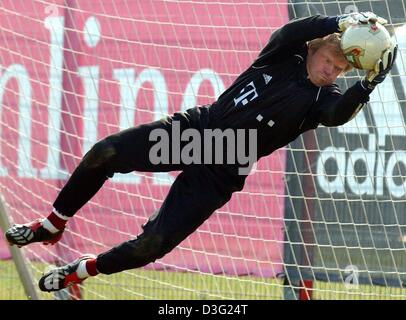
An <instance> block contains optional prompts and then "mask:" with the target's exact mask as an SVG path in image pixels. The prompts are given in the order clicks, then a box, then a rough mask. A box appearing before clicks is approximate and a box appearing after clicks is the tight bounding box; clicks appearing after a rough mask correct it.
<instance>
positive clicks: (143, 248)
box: [133, 234, 167, 262]
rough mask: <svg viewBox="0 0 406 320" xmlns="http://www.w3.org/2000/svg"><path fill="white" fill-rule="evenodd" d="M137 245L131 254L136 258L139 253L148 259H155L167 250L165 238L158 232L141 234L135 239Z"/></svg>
mask: <svg viewBox="0 0 406 320" xmlns="http://www.w3.org/2000/svg"><path fill="white" fill-rule="evenodd" d="M137 242H138V245H137V246H136V247H135V250H134V252H133V254H134V255H135V256H136V257H137V258H138V256H139V255H140V253H141V255H142V256H145V257H147V259H148V260H151V262H152V261H155V260H156V259H159V258H161V257H163V256H164V255H165V254H166V253H167V251H166V250H165V248H166V242H165V238H164V237H163V236H161V235H159V234H142V235H141V236H140V237H139V238H138V239H137Z"/></svg>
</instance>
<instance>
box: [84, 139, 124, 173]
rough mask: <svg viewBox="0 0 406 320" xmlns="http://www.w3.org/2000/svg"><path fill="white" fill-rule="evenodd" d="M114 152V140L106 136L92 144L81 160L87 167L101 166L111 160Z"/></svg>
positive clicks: (115, 151)
mask: <svg viewBox="0 0 406 320" xmlns="http://www.w3.org/2000/svg"><path fill="white" fill-rule="evenodd" d="M116 154H117V148H116V146H115V143H114V140H113V139H112V138H110V137H107V138H105V139H103V140H100V141H99V142H97V143H96V144H95V145H93V147H92V148H91V149H90V150H89V152H88V153H86V155H85V157H84V159H83V160H84V162H85V165H86V166H87V167H89V168H97V167H103V166H105V165H106V164H108V163H109V162H111V161H112V160H113V159H114V157H115V156H116Z"/></svg>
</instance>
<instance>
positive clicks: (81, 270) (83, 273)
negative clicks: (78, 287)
mask: <svg viewBox="0 0 406 320" xmlns="http://www.w3.org/2000/svg"><path fill="white" fill-rule="evenodd" d="M86 261H87V260H83V261H80V262H79V266H78V269H77V270H76V274H77V275H78V277H79V278H80V279H84V278H87V277H90V274H89V273H88V272H87V269H86Z"/></svg>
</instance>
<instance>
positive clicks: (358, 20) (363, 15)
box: [337, 12, 388, 32]
mask: <svg viewBox="0 0 406 320" xmlns="http://www.w3.org/2000/svg"><path fill="white" fill-rule="evenodd" d="M337 22H338V31H339V32H344V31H345V30H347V28H349V27H350V26H352V25H357V24H367V23H368V22H369V23H376V22H378V23H380V24H382V25H385V24H387V23H388V21H387V20H386V19H384V18H382V17H379V16H377V15H376V14H375V13H373V12H352V13H348V14H343V15H341V16H338V17H337Z"/></svg>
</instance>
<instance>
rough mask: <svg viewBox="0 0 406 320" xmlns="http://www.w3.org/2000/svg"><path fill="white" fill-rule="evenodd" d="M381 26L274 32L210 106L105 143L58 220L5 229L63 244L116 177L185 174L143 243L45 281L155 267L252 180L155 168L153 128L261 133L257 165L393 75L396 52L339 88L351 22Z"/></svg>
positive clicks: (373, 18)
mask: <svg viewBox="0 0 406 320" xmlns="http://www.w3.org/2000/svg"><path fill="white" fill-rule="evenodd" d="M377 22H378V23H381V24H385V22H386V21H385V19H383V18H381V17H378V16H377V15H375V14H374V13H371V12H364V13H351V14H345V15H340V16H323V15H316V16H311V17H307V18H302V19H297V20H292V21H290V22H289V23H287V24H286V25H284V26H282V27H281V28H279V29H278V30H276V31H275V32H273V33H272V35H271V37H270V39H269V42H268V43H267V44H266V45H265V47H264V48H263V50H262V51H261V52H260V53H259V55H258V57H257V58H256V59H255V60H254V62H253V63H252V64H251V65H250V66H249V67H248V69H246V70H245V71H244V72H243V73H242V74H241V75H240V76H239V77H238V78H237V79H236V80H235V81H234V83H233V84H232V85H231V86H230V87H229V88H228V89H227V90H226V91H224V92H223V93H222V95H221V96H220V97H219V98H218V99H217V101H215V102H213V103H212V104H211V105H205V106H196V107H193V108H191V109H188V110H187V111H185V112H179V113H175V114H173V115H171V116H167V117H165V118H163V119H161V120H159V121H155V122H151V123H147V124H142V125H139V126H136V127H133V128H129V129H127V130H124V131H121V132H118V133H116V134H113V135H111V136H108V137H106V138H104V139H102V140H100V141H99V142H97V143H96V144H95V145H94V146H93V147H92V148H91V149H90V150H89V151H88V152H87V153H86V154H85V156H84V157H83V159H82V160H81V161H80V163H79V165H78V166H77V167H76V169H75V170H74V171H73V173H72V174H71V176H70V178H69V179H68V181H67V182H66V184H65V185H64V186H63V188H62V189H61V190H60V192H59V194H58V195H57V198H56V200H55V202H54V203H53V208H50V211H51V213H50V214H49V216H47V217H46V218H43V219H38V220H35V221H32V222H30V223H26V224H16V225H14V226H12V227H11V228H10V229H8V230H7V231H6V233H5V236H6V238H7V240H8V242H9V243H10V244H11V245H17V246H20V247H22V246H26V245H28V244H31V243H34V242H42V243H44V244H54V243H56V242H57V241H58V240H60V239H61V237H62V235H63V232H64V230H65V226H66V224H67V222H68V221H69V219H71V218H72V217H73V216H74V215H75V213H77V212H78V210H80V208H81V207H82V206H84V205H85V204H86V203H87V202H88V201H89V200H90V199H91V198H92V197H93V196H94V195H95V194H96V193H97V192H98V190H99V189H100V188H101V187H102V186H103V184H104V183H105V182H106V181H107V180H108V179H109V178H111V177H113V175H114V174H115V173H130V172H132V171H144V172H168V171H181V172H180V173H179V175H178V176H177V177H176V179H175V181H174V182H173V184H172V186H171V188H170V190H169V192H168V194H167V196H166V198H165V200H164V202H163V203H162V206H161V207H160V208H159V210H158V211H157V212H155V213H153V214H152V213H151V214H152V216H151V217H150V219H149V220H148V221H147V222H146V223H145V225H143V226H142V229H143V230H142V232H141V233H140V234H139V235H138V236H137V237H136V238H135V239H131V240H129V241H126V242H123V243H121V244H119V245H117V246H115V247H113V248H111V249H109V250H108V251H106V252H103V253H100V254H98V255H97V256H94V255H90V254H86V255H83V256H81V257H79V258H78V259H77V260H75V261H73V262H72V263H70V264H68V265H65V266H61V267H55V269H53V270H50V271H49V272H46V273H45V274H44V275H43V276H42V277H41V279H40V280H39V287H40V289H41V290H42V291H48V292H50V291H57V290H60V289H63V288H66V287H68V286H70V285H72V284H75V283H80V282H82V281H83V280H84V279H86V278H88V277H90V276H97V274H99V273H100V274H113V273H117V272H121V271H124V270H128V269H133V268H139V267H142V266H145V265H147V264H149V263H151V262H154V261H155V260H157V259H160V258H162V257H163V256H164V255H166V254H167V253H169V252H170V251H171V250H172V249H174V248H175V247H176V246H177V245H178V244H179V243H180V242H182V241H183V240H184V239H185V238H187V237H188V236H189V235H190V234H191V233H193V232H194V231H195V230H196V229H197V228H198V227H199V226H200V225H201V224H202V223H204V221H205V220H207V219H208V218H209V217H210V216H211V215H212V213H213V212H214V211H215V210H216V209H218V208H220V207H222V206H223V205H225V204H226V203H227V202H228V201H229V200H230V199H231V197H232V194H233V193H234V192H238V191H241V190H242V189H243V187H244V183H245V180H246V178H247V174H240V172H239V170H238V165H237V164H228V163H227V164H218V163H216V164H207V163H201V164H189V163H188V164H187V163H183V162H180V163H178V162H177V163H171V162H169V163H159V164H156V163H153V162H152V161H151V159H150V150H151V148H152V147H153V146H154V144H155V143H156V141H151V139H150V134H151V132H153V131H154V130H164V131H165V132H167V133H168V135H169V136H171V134H172V133H171V132H172V126H173V124H174V123H177V124H179V128H180V130H181V133H182V132H184V131H185V130H187V129H196V130H198V131H199V132H203V130H204V129H220V130H227V129H231V130H234V131H235V130H239V129H244V130H248V129H255V130H256V132H257V142H256V149H257V154H256V159H255V160H256V161H257V160H258V159H260V158H262V157H265V156H268V155H270V154H271V153H272V152H274V151H275V150H277V149H279V148H281V147H284V146H286V145H287V144H288V143H290V142H291V141H293V140H295V139H296V138H297V137H298V136H299V135H301V134H302V133H304V132H306V131H308V130H313V129H316V128H317V127H318V126H319V125H324V126H328V127H334V126H340V125H342V124H344V123H346V122H348V121H350V120H351V119H352V118H353V117H354V116H355V115H356V114H357V113H358V112H359V111H360V109H361V108H362V107H363V106H365V105H366V103H367V102H368V101H369V95H370V94H371V92H372V91H373V90H374V89H375V87H376V86H377V85H379V84H380V83H382V82H383V81H384V79H385V77H386V76H387V75H388V73H389V72H390V70H391V68H392V66H393V64H394V61H395V59H396V54H397V45H395V44H394V45H393V46H392V47H391V48H389V49H387V50H386V51H385V52H384V53H383V54H382V57H381V59H380V60H379V61H377V63H376V68H375V69H374V70H373V71H367V72H366V74H365V77H364V78H362V79H360V80H359V81H357V82H356V83H355V84H354V85H353V86H352V87H350V88H348V89H347V90H346V91H345V92H344V93H342V92H341V90H340V88H339V87H338V86H337V85H336V84H335V81H336V79H337V77H339V76H342V75H343V74H345V73H346V72H348V71H350V70H351V69H352V66H351V64H350V63H349V62H348V60H347V59H346V57H345V56H344V54H343V52H342V50H341V48H340V35H341V34H342V33H343V32H345V30H346V29H347V28H349V27H350V26H352V25H357V24H366V23H377ZM169 141H172V139H169ZM245 150H246V149H245ZM202 157H203V155H202Z"/></svg>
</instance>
